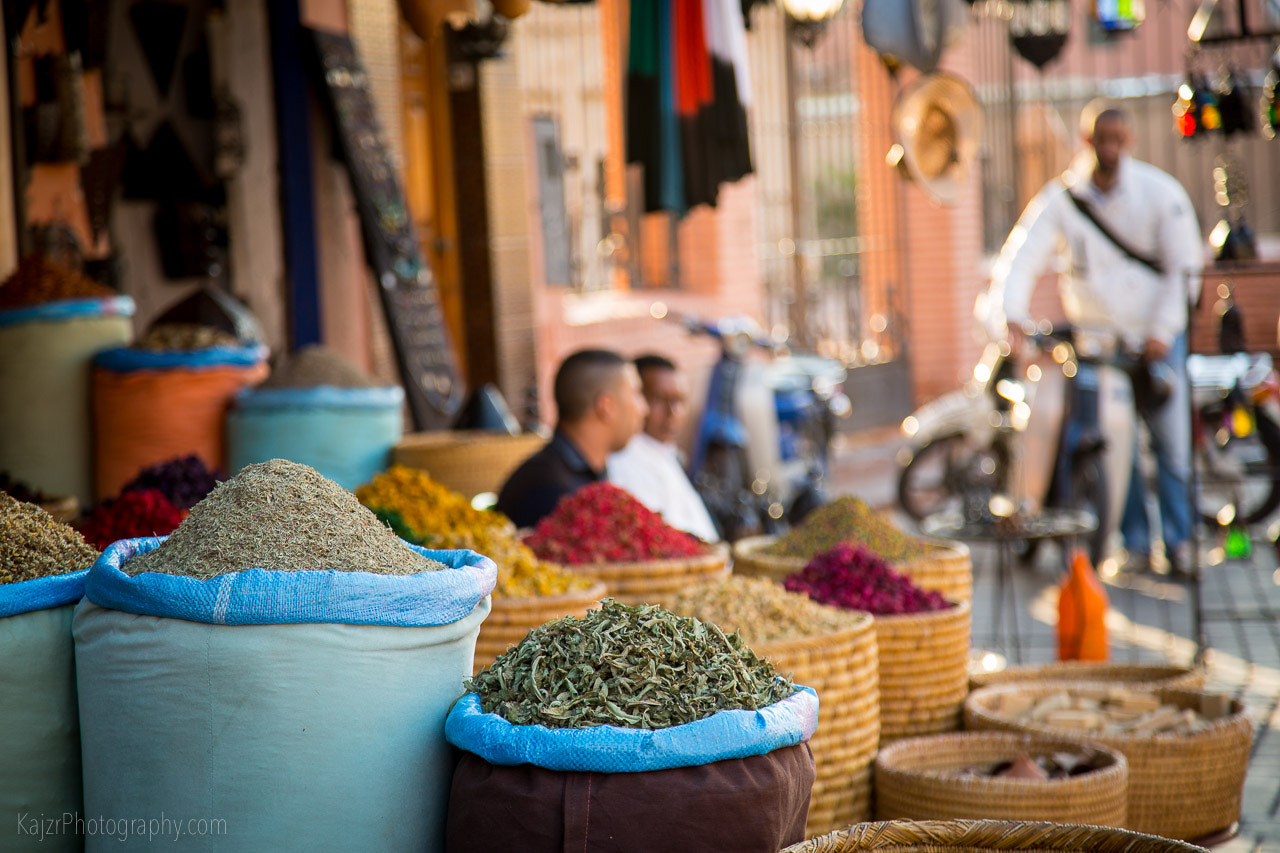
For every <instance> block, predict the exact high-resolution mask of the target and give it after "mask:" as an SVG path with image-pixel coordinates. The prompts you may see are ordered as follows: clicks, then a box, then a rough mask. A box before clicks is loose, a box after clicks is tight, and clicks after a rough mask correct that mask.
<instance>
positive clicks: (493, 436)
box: [391, 430, 547, 498]
mask: <svg viewBox="0 0 1280 853" xmlns="http://www.w3.org/2000/svg"><path fill="white" fill-rule="evenodd" d="M546 443H547V440H546V439H545V438H543V437H542V436H540V435H537V434H535V433H525V434H523V435H508V434H507V433H504V432H484V431H482V430H470V431H466V430H441V431H438V432H419V433H414V434H413V435H406V436H405V437H404V438H402V439H401V440H400V442H399V443H398V444H396V446H395V447H394V448H393V449H392V451H391V462H392V463H393V464H395V465H407V466H409V467H410V468H421V469H423V470H424V471H426V472H427V473H429V474H430V475H431V478H432V479H434V480H435V481H437V482H439V483H443V484H444V485H446V486H448V487H449V488H451V489H453V490H454V491H455V492H459V493H460V494H463V495H465V496H466V497H468V498H473V497H475V496H476V495H478V494H481V493H482V492H497V491H498V490H499V489H501V488H502V484H503V483H505V482H506V481H507V478H508V477H510V476H511V473H512V472H513V471H515V470H516V468H518V467H519V466H520V463H521V462H523V461H524V460H526V459H528V458H529V457H530V456H532V455H533V454H534V453H537V452H538V451H539V450H541V449H542V446H543V445H544V444H546Z"/></svg>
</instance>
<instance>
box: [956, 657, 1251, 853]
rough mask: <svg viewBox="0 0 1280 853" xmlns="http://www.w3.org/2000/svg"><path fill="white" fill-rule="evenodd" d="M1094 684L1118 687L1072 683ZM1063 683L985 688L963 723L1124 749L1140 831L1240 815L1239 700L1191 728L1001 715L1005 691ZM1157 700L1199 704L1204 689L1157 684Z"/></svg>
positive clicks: (1192, 831)
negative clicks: (1074, 726) (1100, 727)
mask: <svg viewBox="0 0 1280 853" xmlns="http://www.w3.org/2000/svg"><path fill="white" fill-rule="evenodd" d="M1074 683H1075V684H1076V685H1077V686H1081V685H1083V686H1086V687H1090V688H1093V689H1103V690H1105V689H1107V688H1108V687H1113V686H1114V682H1112V683H1111V684H1110V685H1108V684H1102V683H1089V682H1074ZM1062 689H1063V683H1062V682H1056V683H1055V682H1035V683H1031V682H1027V683H1013V684H1007V685H999V686H994V687H988V688H985V689H983V690H979V691H977V692H975V693H973V694H972V695H971V696H970V697H969V699H968V701H967V702H966V703H965V726H966V728H969V729H974V730H992V729H994V730H1001V731H1012V732H1018V733H1022V734H1030V735H1044V736H1050V737H1054V736H1062V735H1064V734H1072V735H1086V736H1087V737H1088V739H1089V740H1090V741H1091V742H1094V743H1099V744H1102V745H1103V746H1108V747H1111V748H1113V749H1116V750H1118V751H1119V752H1121V753H1123V754H1124V756H1125V758H1126V759H1127V760H1128V762H1129V817H1128V820H1127V822H1126V825H1127V826H1128V827H1129V828H1131V829H1134V830H1137V831H1139V832H1150V833H1154V834H1157V835H1163V836H1166V837H1168V838H1181V839H1194V838H1202V837H1205V836H1208V835H1211V834H1213V833H1215V832H1218V831H1220V830H1223V829H1225V828H1227V827H1229V826H1231V825H1232V824H1233V823H1235V822H1236V821H1237V820H1239V819H1240V802H1241V798H1242V796H1243V791H1244V777H1245V771H1246V770H1247V767H1248V762H1249V750H1250V748H1251V746H1252V744H1253V725H1252V723H1250V721H1249V719H1248V718H1247V717H1246V716H1245V714H1244V709H1243V707H1242V706H1241V705H1240V703H1239V702H1234V701H1233V702H1232V703H1231V711H1230V713H1229V714H1228V715H1227V716H1224V717H1221V718H1219V719H1216V720H1212V721H1210V722H1209V723H1208V724H1207V725H1206V726H1205V727H1204V728H1203V729H1201V730H1200V731H1198V732H1195V733H1192V734H1159V733H1158V734H1147V733H1119V734H1115V733H1106V732H1095V731H1090V732H1087V733H1086V732H1070V733H1068V732H1066V731H1065V730H1062V729H1056V728H1052V727H1050V726H1047V725H1045V724H1043V723H1040V722H1036V721H1027V720H1021V719H1015V718H1013V717H1010V716H1007V715H1003V714H1000V713H999V712H998V710H997V709H999V708H1000V707H1002V706H1003V701H1002V700H1003V697H1004V696H1005V695H1006V694H1010V693H1020V694H1022V696H1024V697H1029V698H1031V699H1032V700H1033V701H1036V700H1039V699H1041V698H1044V697H1045V696H1048V695H1051V694H1053V693H1056V692H1058V691H1060V690H1062ZM1151 692H1153V693H1155V694H1156V696H1158V697H1159V699H1160V700H1161V701H1162V702H1164V703H1166V704H1172V705H1176V706H1178V707H1180V708H1195V709H1198V708H1200V707H1201V702H1202V700H1204V698H1205V697H1206V694H1205V693H1204V692H1202V691H1197V690H1179V689H1177V688H1172V687H1160V688H1156V689H1153V690H1152V691H1151Z"/></svg>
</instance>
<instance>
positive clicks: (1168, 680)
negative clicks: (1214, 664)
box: [969, 661, 1204, 690]
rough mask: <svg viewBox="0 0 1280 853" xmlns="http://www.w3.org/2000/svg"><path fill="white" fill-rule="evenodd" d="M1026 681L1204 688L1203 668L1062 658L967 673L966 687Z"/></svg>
mask: <svg viewBox="0 0 1280 853" xmlns="http://www.w3.org/2000/svg"><path fill="white" fill-rule="evenodd" d="M1027 681H1106V682H1122V683H1125V684H1142V685H1145V686H1150V687H1177V688H1179V689H1181V690H1200V689H1203V688H1204V670H1203V669H1189V668H1187V667H1185V666H1172V665H1166V666H1160V665H1155V664H1127V663H1093V662H1088V661H1065V662H1062V663H1046V664H1039V665H1028V666H1011V667H1008V668H1007V669H1002V670H1000V671H999V672H979V673H971V674H970V675H969V689H970V690H981V689H982V688H983V687H991V686H993V685H996V684H1013V683H1015V682H1017V683H1022V682H1027Z"/></svg>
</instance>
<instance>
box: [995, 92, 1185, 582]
mask: <svg viewBox="0 0 1280 853" xmlns="http://www.w3.org/2000/svg"><path fill="white" fill-rule="evenodd" d="M1081 131H1082V134H1083V136H1084V138H1085V141H1086V142H1087V143H1088V146H1089V147H1088V148H1087V149H1086V150H1085V151H1084V152H1082V154H1081V155H1080V156H1079V157H1078V158H1076V160H1075V161H1073V163H1072V165H1071V167H1070V168H1069V169H1068V170H1067V171H1066V172H1065V173H1063V175H1062V177H1061V178H1058V179H1055V180H1053V181H1050V182H1049V184H1048V185H1047V186H1046V187H1045V188H1044V189H1043V190H1041V192H1040V194H1039V195H1037V196H1036V197H1035V198H1034V199H1033V200H1032V201H1031V203H1030V204H1029V205H1028V206H1027V209H1026V211H1024V212H1023V214H1022V217H1021V218H1020V219H1019V220H1018V224H1017V225H1016V226H1015V227H1014V229H1013V231H1012V233H1010V235H1009V238H1008V240H1007V241H1006V242H1005V245H1004V248H1003V249H1002V250H1001V252H1000V257H999V260H997V262H996V265H995V267H994V269H993V270H992V281H991V289H990V291H989V293H988V295H987V300H986V304H985V306H984V309H985V317H984V318H983V319H984V320H985V321H986V326H987V329H988V332H989V333H991V334H992V335H993V336H994V337H996V338H1001V337H1003V336H1004V335H1005V334H1006V329H1007V334H1008V337H1009V340H1010V342H1011V343H1012V344H1013V345H1014V348H1015V351H1017V349H1018V347H1019V345H1020V344H1021V338H1022V335H1023V331H1024V329H1030V328H1031V325H1032V318H1031V316H1030V310H1029V306H1030V302H1031V293H1032V290H1033V289H1034V287H1035V282H1036V278H1037V277H1038V276H1039V275H1040V274H1041V273H1042V272H1044V271H1045V270H1046V269H1047V268H1048V267H1049V263H1050V261H1051V260H1052V259H1053V258H1054V256H1055V255H1057V256H1062V257H1063V258H1064V260H1066V262H1067V263H1066V264H1065V266H1064V267H1063V268H1062V271H1061V275H1060V277H1059V291H1060V294H1061V297H1062V306H1063V309H1064V310H1065V312H1066V315H1067V319H1068V320H1069V321H1070V322H1071V324H1072V325H1073V326H1074V327H1075V328H1076V329H1077V332H1078V335H1079V336H1080V337H1082V338H1083V340H1082V341H1078V346H1080V348H1081V350H1082V351H1087V349H1088V348H1096V349H1101V350H1103V351H1105V350H1106V349H1107V348H1108V347H1113V346H1114V345H1115V344H1117V343H1120V344H1123V345H1125V346H1126V347H1128V348H1129V349H1130V350H1133V351H1135V352H1140V353H1142V357H1143V358H1144V359H1145V360H1146V361H1148V362H1165V363H1166V364H1167V365H1168V366H1169V367H1170V368H1171V370H1172V374H1171V378H1172V379H1173V392H1172V394H1171V396H1170V397H1169V399H1168V401H1167V402H1166V403H1164V405H1162V406H1160V407H1159V408H1158V409H1157V410H1156V411H1155V412H1154V413H1152V414H1151V415H1150V416H1149V417H1148V418H1147V422H1148V425H1149V427H1150V429H1151V434H1152V440H1153V445H1154V449H1155V452H1156V459H1157V463H1158V493H1159V503H1160V515H1161V527H1162V533H1163V538H1164V544H1165V552H1166V554H1167V555H1168V557H1169V560H1170V564H1171V567H1172V568H1173V569H1174V570H1175V571H1185V570H1186V568H1187V563H1188V560H1189V557H1190V552H1189V540H1190V536H1191V532H1192V531H1191V524H1192V501H1191V494H1190V487H1189V484H1190V479H1191V448H1190V434H1191V422H1190V410H1189V407H1188V401H1187V396H1186V394H1187V389H1186V351H1187V350H1186V346H1187V342H1186V327H1187V310H1188V303H1189V302H1193V301H1195V298H1194V297H1195V295H1196V292H1197V291H1198V288H1199V282H1200V280H1199V275H1198V274H1199V272H1200V269H1201V266H1202V263H1203V249H1202V247H1201V243H1202V240H1201V234H1200V226H1199V223H1198V221H1197V220H1196V215H1195V210H1194V209H1193V208H1192V206H1191V200H1190V199H1189V198H1188V197H1187V193H1186V190H1184V189H1183V188H1182V186H1181V185H1180V184H1179V183H1178V181H1177V180H1176V179H1175V178H1173V177H1172V176H1171V175H1168V174H1166V173H1165V172H1162V171H1160V170H1159V169H1157V168H1156V167H1154V166H1152V165H1150V164H1148V163H1143V162H1141V161H1138V160H1134V159H1132V158H1131V157H1129V156H1127V155H1126V153H1125V152H1126V151H1127V150H1128V148H1129V146H1130V144H1131V141H1132V137H1131V131H1130V126H1129V120H1128V117H1127V116H1126V115H1125V113H1124V112H1123V111H1121V110H1119V109H1115V108H1113V107H1106V106H1105V105H1101V104H1099V103H1098V102H1095V103H1093V104H1091V105H1090V106H1089V107H1087V108H1086V110H1085V114H1084V115H1083V116H1082V118H1081ZM1135 490H1136V491H1135ZM1142 494H1143V493H1142V483H1141V479H1140V478H1135V480H1134V482H1133V485H1132V486H1131V489H1130V497H1129V501H1128V503H1127V505H1126V507H1125V517H1124V520H1123V521H1122V523H1121V533H1122V534H1123V536H1124V540H1125V548H1126V550H1127V551H1128V552H1129V553H1130V555H1131V556H1133V557H1136V558H1137V560H1138V561H1139V562H1141V561H1143V560H1144V559H1146V558H1147V555H1149V552H1150V548H1151V541H1150V530H1149V527H1148V522H1147V518H1146V512H1145V503H1144V501H1143V499H1142Z"/></svg>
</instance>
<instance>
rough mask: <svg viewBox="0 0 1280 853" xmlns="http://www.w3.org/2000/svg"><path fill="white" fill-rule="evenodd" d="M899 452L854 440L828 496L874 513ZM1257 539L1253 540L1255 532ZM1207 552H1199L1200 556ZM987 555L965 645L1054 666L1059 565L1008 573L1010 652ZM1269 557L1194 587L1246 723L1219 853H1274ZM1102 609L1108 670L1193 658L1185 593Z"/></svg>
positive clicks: (977, 555)
mask: <svg viewBox="0 0 1280 853" xmlns="http://www.w3.org/2000/svg"><path fill="white" fill-rule="evenodd" d="M898 447H899V443H898V439H897V436H896V434H895V433H894V432H893V431H890V430H885V431H881V432H879V433H869V434H864V435H862V436H854V437H852V438H851V439H849V440H847V441H845V442H842V443H841V444H839V445H838V447H837V455H836V465H835V470H834V477H833V480H834V484H833V491H835V492H837V493H841V494H844V493H852V494H857V495H859V496H861V497H864V498H865V499H866V500H868V501H869V502H870V503H872V504H875V505H884V506H888V505H891V504H892V503H893V502H894V501H895V500H896V496H897V495H896V482H897V467H896V465H895V463H894V454H895V453H896V451H897V449H898ZM1257 532H1258V534H1259V536H1261V534H1262V532H1263V531H1261V530H1260V531H1257ZM1212 544H1213V543H1207V544H1206V548H1207V547H1208V546H1209V545H1212ZM994 563H995V554H994V551H992V550H991V549H989V548H983V547H978V548H975V550H974V608H973V645H974V647H975V648H980V649H992V650H997V651H1002V652H1005V653H1007V656H1008V657H1009V659H1010V661H1011V662H1012V661H1013V659H1014V658H1015V657H1016V654H1015V653H1016V652H1020V653H1021V658H1022V660H1023V662H1025V663H1037V662H1047V661H1051V660H1053V659H1054V657H1055V652H1056V646H1055V642H1056V640H1055V635H1054V624H1055V621H1056V612H1057V611H1056V591H1055V590H1056V585H1057V583H1058V582H1059V580H1060V577H1061V569H1062V565H1063V563H1062V558H1061V555H1060V551H1059V550H1058V549H1056V548H1045V549H1042V552H1041V554H1040V555H1039V559H1038V561H1037V565H1036V566H1035V567H1034V568H1033V569H1017V570H1015V571H1013V572H1012V577H1013V581H1014V588H1015V590H1016V592H1017V601H1018V608H1017V616H1018V627H1019V630H1018V638H1019V639H1020V643H1018V644H1017V648H1014V647H1013V644H1012V643H1008V642H1007V641H1006V642H1004V643H1001V640H1002V639H1004V640H1007V638H1008V635H1009V632H1008V631H1007V630H1003V631H1001V630H997V627H996V626H994V625H993V624H992V623H993V617H994V612H995V610H994V606H993V596H994V593H995V588H996V587H995V582H994V575H995V572H994V568H995V566H994ZM1276 576H1277V558H1276V553H1275V551H1274V550H1273V549H1272V548H1271V546H1270V545H1269V544H1267V543H1266V542H1265V541H1263V540H1262V539H1261V538H1259V539H1258V540H1256V541H1255V543H1254V550H1253V555H1252V557H1251V558H1250V559H1248V560H1235V561H1228V562H1224V563H1222V564H1220V565H1217V566H1207V567H1206V568H1205V569H1204V573H1203V581H1202V584H1201V596H1202V612H1203V613H1204V615H1205V617H1206V618H1205V620H1204V623H1203V624H1204V634H1205V638H1206V640H1207V647H1208V651H1207V653H1206V662H1207V664H1208V667H1209V680H1210V685H1209V686H1210V687H1211V688H1213V689H1217V690H1222V691H1224V692H1228V693H1231V694H1232V695H1234V696H1237V697H1238V698H1240V699H1242V700H1243V701H1244V703H1245V704H1246V706H1247V707H1248V709H1249V714H1250V716H1251V718H1252V719H1253V720H1254V723H1255V726H1256V730H1255V741H1254V748H1253V756H1252V758H1251V760H1250V764H1249V773H1248V776H1247V778H1246V782H1245V793H1244V804H1243V814H1242V818H1241V822H1240V831H1239V834H1238V835H1237V836H1236V837H1235V838H1234V839H1231V840H1229V841H1226V842H1224V843H1222V844H1219V845H1216V846H1215V850H1216V851H1221V853H1254V852H1255V851H1276V853H1280V585H1277V582H1276ZM1104 580H1105V581H1106V582H1107V584H1108V586H1107V589H1108V594H1109V597H1110V601H1111V605H1112V613H1111V616H1110V618H1109V621H1108V628H1109V635H1110V638H1111V648H1112V657H1113V659H1114V660H1117V661H1134V662H1151V663H1160V662H1164V661H1172V662H1177V663H1184V662H1187V661H1190V660H1191V659H1192V657H1193V656H1194V654H1195V643H1194V641H1193V639H1192V637H1193V629H1192V616H1191V614H1192V600H1191V595H1192V589H1191V587H1190V586H1189V585H1188V584H1185V583H1178V582H1174V581H1169V580H1167V579H1164V578H1160V577H1157V576H1152V575H1145V576H1140V577H1135V578H1123V577H1110V578H1108V577H1104Z"/></svg>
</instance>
